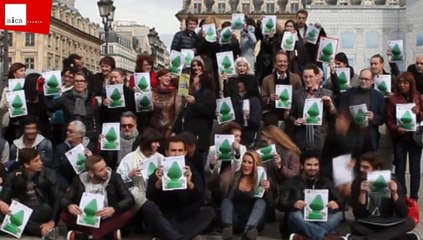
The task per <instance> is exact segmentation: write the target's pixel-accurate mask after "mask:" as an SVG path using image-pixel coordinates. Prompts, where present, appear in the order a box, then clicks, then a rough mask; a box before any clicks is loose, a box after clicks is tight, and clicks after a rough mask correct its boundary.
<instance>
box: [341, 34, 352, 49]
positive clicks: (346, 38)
mask: <svg viewBox="0 0 423 240" xmlns="http://www.w3.org/2000/svg"><path fill="white" fill-rule="evenodd" d="M341 48H343V49H353V48H354V34H353V33H352V32H341Z"/></svg>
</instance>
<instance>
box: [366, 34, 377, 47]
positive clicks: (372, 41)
mask: <svg viewBox="0 0 423 240" xmlns="http://www.w3.org/2000/svg"><path fill="white" fill-rule="evenodd" d="M366 47H367V48H379V33H378V32H368V33H367V34H366Z"/></svg>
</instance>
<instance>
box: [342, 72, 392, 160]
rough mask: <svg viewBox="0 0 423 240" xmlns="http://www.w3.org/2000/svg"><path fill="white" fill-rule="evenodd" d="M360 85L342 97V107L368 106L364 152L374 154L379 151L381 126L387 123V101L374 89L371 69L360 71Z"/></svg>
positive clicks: (363, 129)
mask: <svg viewBox="0 0 423 240" xmlns="http://www.w3.org/2000/svg"><path fill="white" fill-rule="evenodd" d="M359 79H360V85H359V86H358V87H354V88H350V89H348V90H347V91H346V92H345V94H344V95H343V96H342V97H341V100H340V105H343V106H344V107H347V108H349V107H350V106H354V105H360V104H366V107H367V112H366V113H365V117H366V118H367V119H368V124H367V125H368V126H366V127H364V128H362V131H363V136H364V138H363V141H364V143H363V149H362V152H374V151H377V150H378V149H379V139H380V133H379V126H380V125H382V124H383V123H384V122H385V100H384V97H383V95H382V94H381V93H380V92H379V91H377V90H375V89H374V88H373V84H374V82H375V75H374V73H373V71H372V70H370V69H363V70H361V71H360V77H359Z"/></svg>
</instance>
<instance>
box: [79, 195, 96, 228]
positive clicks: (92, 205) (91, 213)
mask: <svg viewBox="0 0 423 240" xmlns="http://www.w3.org/2000/svg"><path fill="white" fill-rule="evenodd" d="M83 210H84V213H85V215H84V217H83V220H84V222H85V223H87V224H89V225H95V222H96V221H95V215H96V213H97V211H98V206H97V201H96V200H95V199H92V200H91V201H90V202H89V203H88V204H87V205H86V206H85V208H84V209H83Z"/></svg>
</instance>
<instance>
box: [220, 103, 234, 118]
mask: <svg viewBox="0 0 423 240" xmlns="http://www.w3.org/2000/svg"><path fill="white" fill-rule="evenodd" d="M219 112H220V114H222V115H226V114H228V113H230V112H231V108H230V107H229V105H228V104H227V103H226V102H223V103H222V105H221V106H220V111H219Z"/></svg>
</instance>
